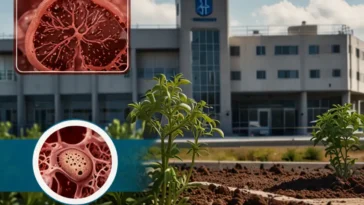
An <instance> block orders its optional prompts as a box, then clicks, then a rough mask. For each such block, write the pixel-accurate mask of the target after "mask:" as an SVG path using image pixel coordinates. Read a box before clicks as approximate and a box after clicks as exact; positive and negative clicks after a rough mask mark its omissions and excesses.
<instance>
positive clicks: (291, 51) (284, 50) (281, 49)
mask: <svg viewBox="0 0 364 205" xmlns="http://www.w3.org/2000/svg"><path fill="white" fill-rule="evenodd" d="M274 53H275V55H298V46H275V48H274Z"/></svg>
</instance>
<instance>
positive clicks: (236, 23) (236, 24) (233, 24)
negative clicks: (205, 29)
mask: <svg viewBox="0 0 364 205" xmlns="http://www.w3.org/2000/svg"><path fill="white" fill-rule="evenodd" d="M230 19H231V20H230V26H241V23H240V22H239V21H238V20H236V19H233V18H230Z"/></svg>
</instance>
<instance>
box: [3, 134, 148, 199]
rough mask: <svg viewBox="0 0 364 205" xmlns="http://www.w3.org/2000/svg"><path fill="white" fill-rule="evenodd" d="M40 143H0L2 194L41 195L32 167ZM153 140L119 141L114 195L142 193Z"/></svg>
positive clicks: (116, 143)
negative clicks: (145, 159) (116, 193)
mask: <svg viewBox="0 0 364 205" xmlns="http://www.w3.org/2000/svg"><path fill="white" fill-rule="evenodd" d="M36 143H37V140H0V192H41V191H42V190H41V188H40V186H39V185H38V183H37V181H36V180H35V177H34V174H33V167H32V159H33V151H34V148H35V145H36ZM154 143H155V141H153V140H115V141H114V144H115V147H116V150H117V153H118V159H119V160H118V161H119V163H118V164H119V166H118V171H117V175H116V178H115V181H114V183H113V184H112V186H111V187H110V189H109V191H111V192H139V191H142V190H143V189H145V188H146V186H147V183H148V179H147V178H146V176H145V175H144V173H145V168H144V166H143V165H142V161H143V157H144V156H145V154H146V152H147V150H148V149H149V148H150V147H151V146H153V145H154Z"/></svg>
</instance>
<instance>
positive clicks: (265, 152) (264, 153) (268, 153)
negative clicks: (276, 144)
mask: <svg viewBox="0 0 364 205" xmlns="http://www.w3.org/2000/svg"><path fill="white" fill-rule="evenodd" d="M272 154H273V151H272V150H270V149H256V150H250V151H249V152H248V155H247V159H248V160H250V161H270V159H271V158H272Z"/></svg>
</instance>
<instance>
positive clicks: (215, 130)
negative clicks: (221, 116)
mask: <svg viewBox="0 0 364 205" xmlns="http://www.w3.org/2000/svg"><path fill="white" fill-rule="evenodd" d="M212 131H213V132H217V133H218V134H219V135H220V136H221V137H224V136H225V135H224V132H223V131H222V130H221V129H219V128H212Z"/></svg>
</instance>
